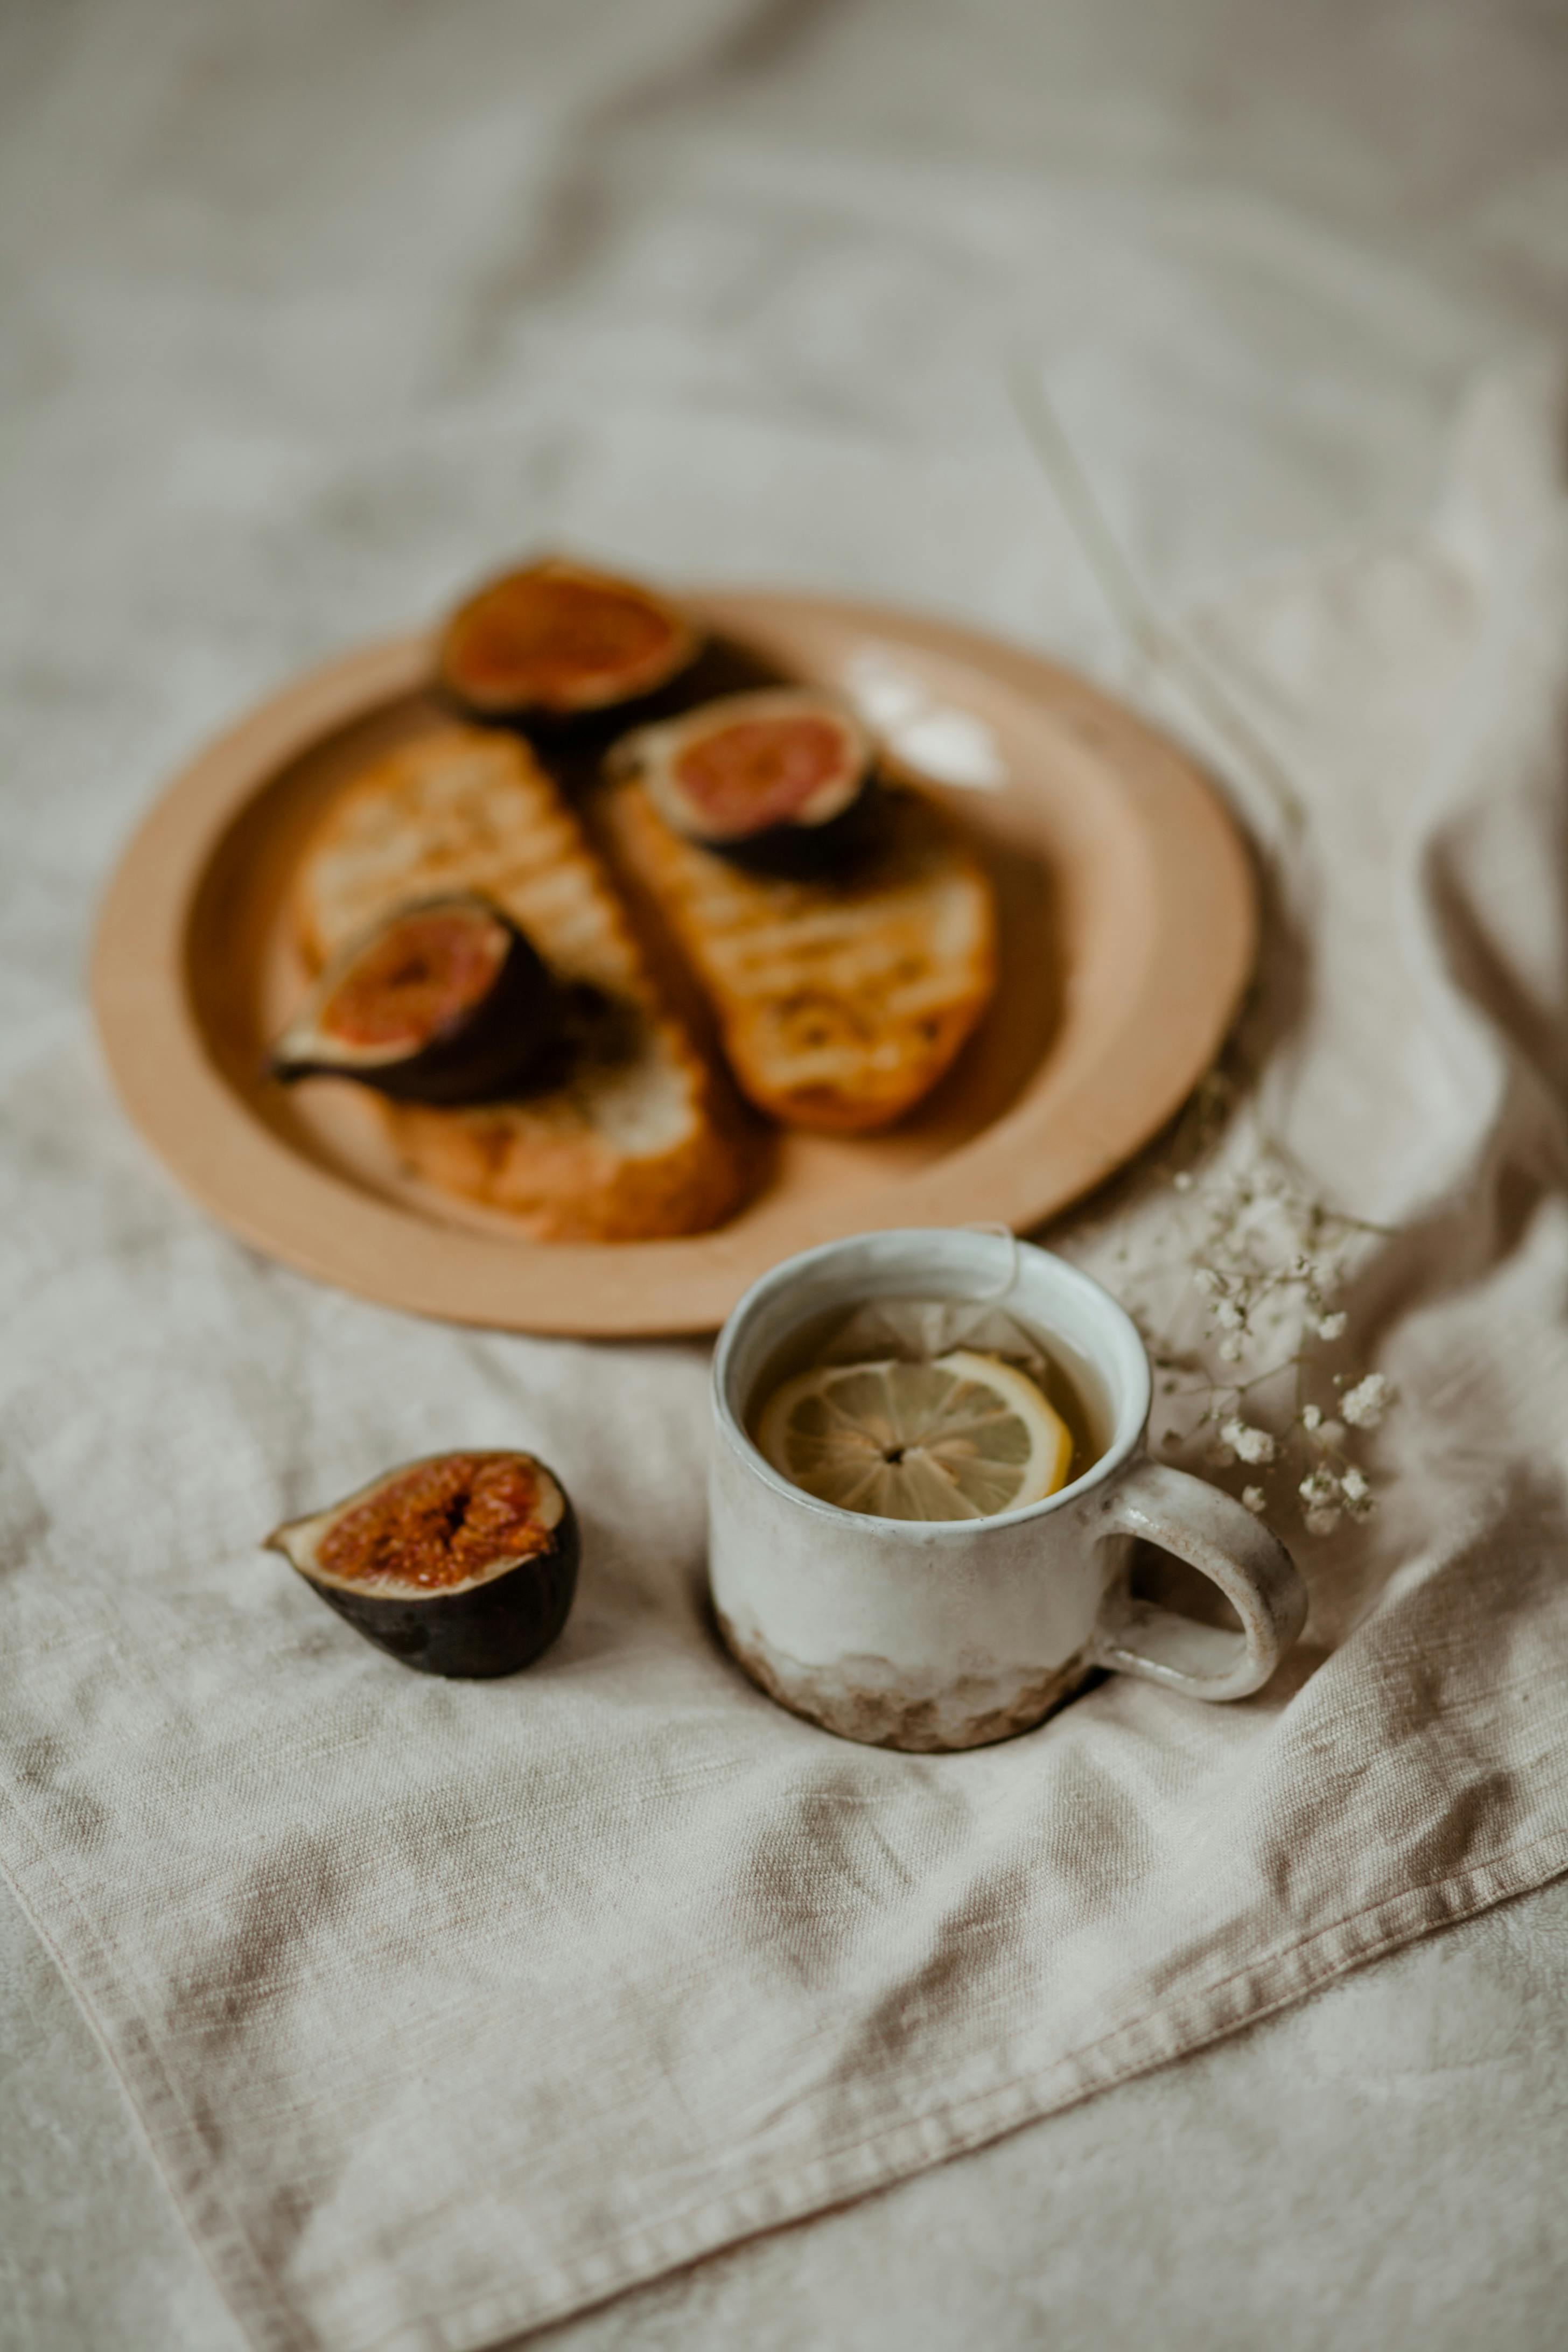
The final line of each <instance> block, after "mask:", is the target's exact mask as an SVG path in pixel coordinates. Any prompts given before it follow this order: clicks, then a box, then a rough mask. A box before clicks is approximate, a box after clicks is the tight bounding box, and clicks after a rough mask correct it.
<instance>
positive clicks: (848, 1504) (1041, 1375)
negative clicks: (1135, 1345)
mask: <svg viewBox="0 0 1568 2352" xmlns="http://www.w3.org/2000/svg"><path fill="white" fill-rule="evenodd" d="M746 1418H747V1426H748V1429H749V1431H750V1433H751V1436H752V1441H753V1443H754V1444H756V1446H757V1449H758V1451H759V1452H760V1453H761V1454H763V1457H764V1459H765V1460H766V1461H767V1462H768V1463H769V1464H770V1465H772V1467H773V1469H775V1470H776V1471H778V1472H779V1474H780V1475H781V1476H783V1477H785V1478H788V1479H789V1480H790V1481H791V1483H792V1484H793V1485H795V1486H799V1487H800V1488H801V1489H802V1490H803V1491H804V1492H805V1493H806V1494H809V1495H812V1496H815V1497H816V1499H817V1500H818V1501H819V1502H825V1503H832V1504H834V1505H836V1506H837V1507H838V1508H839V1509H841V1510H847V1511H857V1512H861V1513H867V1514H871V1515H874V1516H875V1517H879V1518H894V1519H972V1518H991V1517H995V1515H996V1514H997V1513H998V1512H1001V1511H1009V1510H1017V1509H1020V1508H1023V1507H1026V1506H1027V1505H1029V1504H1032V1503H1038V1502H1044V1501H1045V1500H1046V1499H1047V1496H1051V1495H1054V1494H1058V1493H1059V1492H1060V1490H1061V1489H1062V1488H1063V1487H1064V1486H1069V1485H1070V1484H1071V1483H1072V1481H1073V1480H1074V1479H1075V1478H1079V1477H1081V1476H1082V1475H1083V1473H1084V1472H1085V1471H1086V1470H1087V1469H1089V1466H1090V1465H1091V1464H1093V1463H1094V1462H1095V1461H1097V1460H1098V1459H1099V1457H1100V1454H1102V1453H1103V1452H1104V1450H1105V1444H1106V1438H1105V1434H1104V1433H1105V1431H1106V1430H1107V1429H1108V1427H1109V1420H1110V1417H1109V1413H1108V1412H1107V1409H1106V1406H1105V1402H1104V1399H1103V1397H1102V1395H1101V1392H1100V1382H1099V1380H1098V1378H1097V1376H1096V1375H1095V1373H1094V1372H1093V1371H1092V1370H1091V1369H1090V1368H1089V1365H1087V1364H1085V1363H1084V1362H1083V1361H1082V1360H1081V1359H1079V1357H1078V1356H1077V1354H1076V1351H1074V1350H1071V1349H1068V1348H1066V1347H1065V1346H1064V1345H1063V1343H1062V1342H1061V1341H1059V1340H1058V1339H1055V1338H1052V1339H1048V1340H1047V1339H1046V1338H1045V1337H1044V1335H1042V1334H1040V1333H1038V1332H1037V1331H1034V1330H1032V1329H1030V1328H1027V1327H1026V1326H1025V1325H1023V1324H1021V1323H1019V1322H1018V1321H1017V1320H1016V1318H1014V1317H1013V1316H1011V1315H1009V1314H1007V1313H1006V1312H1005V1311H1004V1310H1003V1309H1002V1308H1001V1307H998V1306H996V1305H994V1304H991V1303H986V1302H976V1301H973V1300H968V1299H921V1298H887V1299H876V1300H872V1301H870V1302H868V1304H866V1305H864V1306H861V1307H856V1308H854V1309H852V1310H849V1311H845V1310H844V1309H841V1308H834V1309H831V1310H830V1311H829V1312H827V1313H826V1314H824V1315H816V1316H814V1317H812V1318H809V1319H808V1320H807V1321H806V1322H805V1323H803V1324H802V1325H801V1326H800V1327H799V1328H797V1329H796V1330H795V1332H793V1333H792V1334H791V1336H790V1338H789V1339H788V1340H787V1341H786V1342H785V1343H784V1345H783V1346H782V1347H781V1348H779V1349H775V1350H774V1353H773V1356H772V1358H771V1359H770V1360H769V1361H768V1363H767V1364H766V1366H765V1367H764V1368H763V1372H762V1375H761V1377H760V1378H759V1379H758V1381H757V1382H756V1385H755V1388H754V1389H753V1391H752V1398H751V1400H750V1405H749V1410H748V1412H747V1416H746Z"/></svg>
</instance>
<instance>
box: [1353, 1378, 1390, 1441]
mask: <svg viewBox="0 0 1568 2352" xmlns="http://www.w3.org/2000/svg"><path fill="white" fill-rule="evenodd" d="M1390 1393H1391V1391H1390V1388H1389V1383H1388V1381H1386V1380H1385V1379H1384V1375H1383V1374H1382V1373H1381V1372H1368V1374H1367V1376H1366V1378H1365V1380H1363V1381H1357V1382H1356V1384H1355V1386H1354V1388H1353V1389H1347V1390H1346V1391H1345V1392H1344V1394H1343V1396H1342V1398H1341V1399H1340V1411H1341V1412H1342V1413H1343V1415H1344V1417H1345V1419H1346V1420H1347V1421H1348V1422H1349V1423H1350V1425H1351V1427H1352V1429H1375V1428H1376V1427H1377V1424H1378V1423H1379V1422H1380V1421H1381V1420H1382V1419H1383V1415H1384V1408H1385V1407H1386V1405H1387V1403H1388V1400H1389V1395H1390Z"/></svg>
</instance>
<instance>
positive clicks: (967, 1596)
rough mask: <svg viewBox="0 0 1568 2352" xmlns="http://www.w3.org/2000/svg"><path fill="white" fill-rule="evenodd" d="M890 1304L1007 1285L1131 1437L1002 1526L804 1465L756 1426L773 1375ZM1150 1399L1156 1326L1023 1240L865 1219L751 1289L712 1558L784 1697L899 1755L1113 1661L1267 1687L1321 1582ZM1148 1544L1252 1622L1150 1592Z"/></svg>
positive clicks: (1189, 1679) (717, 1439)
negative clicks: (871, 1490) (873, 1506)
mask: <svg viewBox="0 0 1568 2352" xmlns="http://www.w3.org/2000/svg"><path fill="white" fill-rule="evenodd" d="M1009 1265H1010V1266H1011V1268H1012V1273H1013V1279H1012V1284H1011V1286H1010V1287H1009V1288H1008V1289H1007V1291H1006V1294H1005V1297H1000V1298H998V1297H997V1292H998V1289H999V1287H1000V1285H1001V1283H1002V1282H1004V1281H1005V1279H1006V1276H1007V1271H1008V1268H1009ZM887 1297H905V1298H911V1297H912V1298H956V1299H974V1300H976V1301H978V1300H983V1299H984V1300H985V1301H987V1302H991V1301H994V1303H996V1304H998V1305H1000V1306H1004V1307H1005V1309H1006V1311H1007V1312H1008V1313H1009V1314H1011V1315H1013V1316H1015V1317H1016V1319H1017V1320H1018V1321H1019V1322H1021V1323H1022V1324H1024V1325H1025V1326H1026V1328H1033V1329H1034V1330H1036V1331H1037V1332H1038V1333H1039V1334H1040V1335H1041V1336H1042V1338H1043V1339H1046V1340H1047V1342H1053V1343H1054V1344H1055V1346H1056V1348H1057V1349H1058V1350H1059V1351H1060V1352H1061V1354H1062V1355H1063V1357H1064V1358H1065V1360H1066V1361H1067V1363H1068V1365H1069V1366H1071V1365H1072V1364H1073V1363H1074V1362H1075V1361H1076V1363H1077V1364H1078V1365H1079V1367H1082V1368H1087V1371H1088V1375H1089V1378H1088V1380H1087V1381H1086V1383H1085V1384H1086V1386H1090V1385H1092V1387H1093V1388H1094V1389H1096V1390H1098V1391H1099V1397H1100V1403H1101V1404H1102V1407H1103V1421H1104V1423H1105V1428H1104V1431H1103V1432H1102V1433H1103V1434H1105V1435H1106V1437H1107V1440H1108V1442H1107V1443H1106V1444H1105V1446H1104V1448H1103V1451H1102V1452H1101V1453H1100V1455H1099V1457H1098V1459H1097V1460H1096V1461H1095V1462H1094V1463H1092V1464H1091V1465H1090V1466H1089V1469H1088V1470H1086V1471H1085V1472H1084V1474H1083V1475H1082V1476H1081V1477H1079V1478H1076V1479H1075V1480H1074V1481H1073V1482H1072V1484H1071V1485H1070V1486H1065V1487H1063V1488H1062V1490H1061V1491H1060V1493H1058V1494H1055V1495H1050V1496H1047V1498H1046V1500H1045V1501H1044V1502H1042V1503H1031V1504H1026V1506H1025V1507H1023V1508H1021V1509H1019V1510H1014V1511H1003V1512H999V1513H997V1515H996V1516H995V1517H992V1518H986V1519H939V1520H916V1521H911V1520H904V1519H884V1518H874V1517H868V1516H867V1515H864V1514H861V1513H858V1512H854V1511H843V1510H839V1509H838V1508H837V1507H836V1506H834V1505H832V1504H829V1503H822V1502H818V1501H817V1500H816V1497H815V1496H811V1495H807V1494H805V1493H804V1492H803V1491H802V1489H801V1488H800V1487H798V1486H792V1485H791V1484H790V1483H789V1481H788V1480H787V1479H785V1478H783V1477H781V1476H780V1475H779V1474H778V1472H777V1471H775V1470H773V1469H772V1468H771V1467H770V1465H768V1463H767V1462H766V1461H765V1460H764V1459H763V1455H762V1454H760V1453H759V1452H758V1450H757V1448H756V1446H755V1445H754V1444H752V1440H751V1438H750V1436H749V1435H748V1434H747V1430H746V1422H747V1417H748V1415H749V1414H750V1413H752V1412H754V1411H755V1410H756V1408H757V1407H758V1405H760V1403H761V1402H763V1399H762V1398H761V1397H760V1396H758V1395H756V1394H755V1393H754V1391H756V1390H757V1388H758V1384H759V1381H760V1380H761V1378H762V1376H763V1373H764V1372H765V1371H766V1370H768V1368H769V1367H770V1365H771V1364H772V1363H773V1362H774V1361H775V1360H777V1359H778V1357H779V1355H780V1352H781V1350H784V1349H787V1346H788V1343H789V1341H790V1339H791V1336H792V1334H795V1333H797V1332H798V1331H800V1329H801V1328H802V1327H803V1326H804V1325H805V1324H806V1323H808V1322H810V1321H812V1320H813V1319H815V1318H818V1317H820V1316H822V1315H823V1314H824V1313H826V1312H827V1311H828V1310H830V1309H833V1308H835V1307H840V1308H842V1309H843V1311H844V1312H845V1313H846V1314H847V1313H848V1312H850V1311H851V1310H852V1309H853V1308H854V1307H857V1306H858V1305H860V1304H862V1303H863V1302H865V1301H867V1300H869V1299H875V1298H887ZM1150 1393H1151V1381H1150V1372H1149V1359H1148V1356H1147V1354H1146V1352H1145V1350H1144V1347H1143V1342H1142V1339H1140V1338H1139V1336H1138V1332H1137V1329H1136V1328H1135V1326H1134V1325H1133V1323H1132V1321H1131V1318H1130V1317H1129V1316H1128V1315H1126V1314H1125V1313H1124V1312H1123V1310H1122V1308H1121V1307H1119V1306H1118V1305H1117V1303H1116V1301H1115V1299H1114V1298H1112V1297H1110V1293H1109V1292H1108V1291H1105V1290H1102V1289H1101V1288H1100V1285H1099V1283H1097V1282H1094V1281H1092V1280H1091V1279H1090V1278H1089V1276H1088V1275H1086V1274H1082V1273H1080V1272H1079V1269H1078V1268H1077V1267H1076V1266H1073V1265H1068V1263H1067V1261H1066V1260H1065V1259H1064V1258H1059V1257H1053V1256H1052V1255H1050V1253H1049V1252H1048V1251H1047V1250H1042V1249H1036V1248H1033V1247H1031V1246H1030V1245H1029V1244H1026V1243H1015V1242H1013V1241H1012V1240H1011V1239H1010V1238H1008V1237H1007V1236H1006V1235H1005V1234H989V1233H985V1232H977V1231H966V1230H964V1229H963V1228H957V1229H952V1228H938V1229H934V1230H930V1229H912V1230H909V1231H903V1232H894V1233H881V1234H860V1235H858V1236H856V1237H855V1238H853V1239H851V1240H848V1241H840V1242H829V1243H828V1244H826V1246H825V1247H823V1248H821V1249H814V1250H807V1251H806V1252H805V1254H804V1255H801V1256H799V1257H792V1258H789V1259H786V1260H785V1262H784V1264H783V1265H777V1266H775V1267H774V1268H773V1271H772V1273H771V1274H767V1275H764V1276H763V1279H762V1280H761V1281H760V1282H758V1283H755V1284H753V1286H752V1288H751V1289H750V1290H748V1291H747V1293H746V1295H745V1297H743V1298H742V1300H741V1303H740V1305H739V1306H738V1307H736V1308H735V1310H734V1312H733V1313H732V1314H731V1317H730V1319H729V1321H728V1322H727V1323H726V1324H725V1326H724V1328H723V1330H722V1331H721V1334H720V1338H719V1346H718V1350H717V1353H716V1355H715V1357H714V1362H713V1419H714V1424H715V1427H714V1444H713V1454H712V1471H711V1480H710V1532H709V1573H710V1582H711V1587H712V1594H713V1605H714V1610H715V1612H716V1614H717V1617H718V1622H719V1627H720V1631H721V1633H722V1635H723V1638H724V1640H725V1642H726V1643H728V1645H729V1647H730V1649H731V1651H732V1652H733V1654H734V1655H735V1657H736V1658H737V1659H738V1660H739V1662H740V1664H742V1666H743V1667H744V1668H745V1670H746V1672H747V1673H748V1674H749V1675H751V1677H752V1680H753V1681H754V1682H755V1683H757V1684H758V1685H760V1686H761V1687H762V1689H763V1690H764V1691H766V1692H767V1694H768V1696H770V1697H771V1698H774V1699H777V1700H778V1701H779V1703H780V1705H781V1706H786V1707H788V1708H790V1709H791V1710H792V1711H793V1712H794V1713H795V1714H796V1715H802V1716H805V1717H807V1718H808V1719H809V1720H810V1721H812V1722H813V1723H817V1724H820V1725H821V1726H822V1727H823V1728H824V1729H825V1730H827V1731H834V1732H837V1733H839V1734H841V1735H842V1736H843V1737H844V1738H848V1739H860V1740H866V1741H869V1742H871V1743H872V1744H874V1745H876V1746H879V1747H884V1748H917V1749H938V1748H978V1747H982V1746H984V1745H985V1744H986V1743H987V1742H988V1741H991V1740H995V1739H1005V1738H1010V1737H1011V1735H1012V1734H1013V1733H1015V1732H1018V1731H1026V1730H1027V1729H1029V1727H1031V1726H1032V1725H1034V1724H1037V1723H1038V1722H1040V1721H1041V1719H1042V1718H1043V1717H1045V1716H1047V1715H1048V1714H1050V1712H1051V1711H1052V1709H1053V1708H1054V1707H1057V1706H1060V1705H1061V1704H1062V1702H1063V1701H1064V1700H1066V1699H1068V1698H1070V1697H1071V1696H1073V1694H1074V1692H1075V1691H1076V1690H1077V1689H1078V1688H1079V1685H1081V1684H1082V1683H1083V1682H1084V1680H1085V1679H1086V1678H1087V1676H1088V1675H1089V1674H1091V1673H1092V1672H1093V1670H1094V1669H1095V1668H1096V1667H1105V1666H1109V1667H1113V1668H1114V1669H1115V1670H1116V1671H1117V1672H1119V1673H1121V1674H1127V1675H1143V1676H1145V1677H1146V1678H1147V1679H1148V1680H1149V1681H1151V1682H1156V1683H1163V1685H1164V1686H1165V1687H1166V1689H1167V1690H1173V1691H1182V1692H1184V1693H1186V1694H1187V1695H1188V1696H1190V1697H1193V1698H1204V1699H1230V1698H1245V1697H1246V1696H1247V1695H1248V1693H1250V1692H1252V1691H1256V1690H1259V1689H1261V1687H1262V1685H1264V1684H1265V1683H1266V1682H1267V1681H1268V1677H1269V1675H1271V1674H1272V1673H1273V1672H1274V1669H1275V1667H1276V1666H1277V1665H1278V1664H1279V1660H1280V1658H1281V1657H1282V1656H1283V1655H1284V1654H1285V1652H1286V1651H1287V1650H1288V1649H1289V1646H1290V1644H1291V1643H1292V1642H1293V1641H1294V1640H1295V1638H1296V1636H1297V1634H1298V1633H1300V1630H1301V1627H1302V1624H1303V1622H1305V1619H1306V1614H1307V1595H1306V1591H1305V1588H1304V1587H1303V1585H1302V1582H1301V1579H1300V1574H1299V1572H1298V1570H1297V1569H1296V1566H1295V1563H1294V1561H1293V1560H1292V1559H1291V1558H1290V1555H1289V1552H1288V1551H1287V1550H1286V1549H1285V1548H1284V1546H1283V1545H1282V1544H1281V1543H1279V1542H1278V1541H1277V1540H1276V1538H1274V1537H1273V1536H1271V1535H1270V1534H1269V1533H1268V1529H1267V1528H1263V1527H1261V1526H1259V1524H1258V1521H1257V1519H1255V1518H1254V1517H1252V1515H1251V1513H1250V1512H1249V1511H1247V1510H1246V1509H1244V1507H1242V1505H1241V1504H1240V1503H1238V1502H1236V1501H1235V1500H1233V1498H1232V1497H1231V1496H1228V1495H1226V1494H1223V1493H1222V1492H1221V1491H1220V1489H1219V1488H1218V1487H1216V1486H1210V1485H1208V1484H1207V1482H1206V1481H1205V1480H1204V1479H1202V1478H1194V1477H1191V1476H1189V1475H1187V1473H1186V1472H1184V1471H1182V1470H1175V1469H1172V1468H1169V1467H1168V1466H1165V1465H1161V1464H1158V1463H1153V1462H1151V1461H1150V1460H1149V1459H1148V1458H1147V1456H1146V1454H1145V1453H1144V1450H1143V1446H1144V1433H1145V1429H1146V1425H1147V1423H1148V1418H1149V1402H1150ZM1140 1537H1142V1538H1144V1539H1145V1540H1146V1541H1148V1542H1150V1543H1152V1544H1157V1545H1159V1546H1161V1547H1162V1549H1164V1550H1165V1551H1168V1552H1173V1553H1174V1554H1175V1556H1176V1557H1177V1559H1183V1560H1185V1561H1187V1562H1188V1563H1189V1564H1190V1565H1191V1566H1192V1567H1193V1568H1194V1569H1197V1570H1200V1571H1201V1572H1202V1573H1203V1575H1205V1576H1206V1577H1208V1578H1209V1579H1210V1580H1212V1581H1213V1582H1214V1583H1215V1585H1217V1586H1218V1588H1219V1590H1220V1591H1221V1592H1222V1593H1223V1594H1224V1595H1225V1597H1226V1600H1227V1601H1229V1602H1230V1604H1231V1606H1232V1608H1233V1609H1234V1611H1235V1612H1236V1615H1237V1619H1238V1620H1239V1624H1240V1630H1239V1631H1238V1632H1237V1631H1234V1630H1227V1629H1226V1628H1224V1627H1222V1626H1215V1625H1206V1624H1201V1623H1199V1622H1197V1620H1196V1619H1194V1618H1189V1617H1183V1616H1178V1615H1176V1614H1175V1613H1174V1612H1172V1611H1170V1610H1167V1609H1162V1608H1157V1607H1155V1606H1154V1605H1152V1603H1150V1602H1148V1601H1142V1600H1139V1599H1137V1598H1135V1597H1134V1596H1133V1595H1132V1593H1131V1591H1130V1590H1129V1572H1130V1566H1131V1553H1132V1548H1133V1542H1134V1539H1135V1538H1140Z"/></svg>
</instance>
